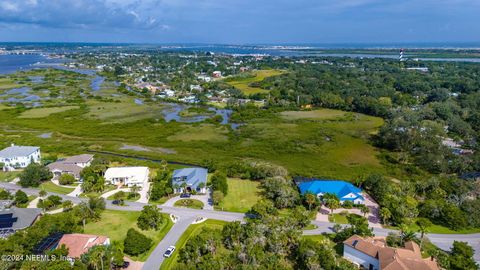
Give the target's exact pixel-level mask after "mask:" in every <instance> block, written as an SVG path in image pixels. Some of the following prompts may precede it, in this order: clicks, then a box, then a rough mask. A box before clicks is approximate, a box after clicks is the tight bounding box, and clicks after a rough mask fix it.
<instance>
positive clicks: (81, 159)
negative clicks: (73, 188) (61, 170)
mask: <svg viewBox="0 0 480 270" xmlns="http://www.w3.org/2000/svg"><path fill="white" fill-rule="evenodd" d="M92 159H93V155H89V154H81V155H76V156H71V157H68V158H66V159H64V160H63V163H87V162H89V161H91V160H92Z"/></svg>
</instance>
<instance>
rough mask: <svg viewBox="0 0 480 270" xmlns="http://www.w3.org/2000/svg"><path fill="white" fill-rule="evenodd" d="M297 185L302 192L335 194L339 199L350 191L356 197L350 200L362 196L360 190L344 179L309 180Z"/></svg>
mask: <svg viewBox="0 0 480 270" xmlns="http://www.w3.org/2000/svg"><path fill="white" fill-rule="evenodd" d="M297 185H298V188H299V189H300V192H301V193H302V194H304V193H306V192H311V193H314V194H319V193H331V194H335V195H336V196H337V197H338V198H339V199H341V198H342V197H344V196H346V195H348V194H350V193H354V194H356V195H357V197H355V198H352V200H355V199H357V198H361V199H363V196H362V195H361V193H362V190H361V189H359V188H357V187H356V186H354V185H352V184H351V183H348V182H345V181H338V180H311V181H306V182H300V183H298V184H297Z"/></svg>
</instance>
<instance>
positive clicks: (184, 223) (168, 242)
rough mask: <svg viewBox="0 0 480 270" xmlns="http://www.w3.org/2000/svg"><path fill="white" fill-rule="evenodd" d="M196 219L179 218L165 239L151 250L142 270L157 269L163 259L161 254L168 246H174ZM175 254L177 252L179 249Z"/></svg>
mask: <svg viewBox="0 0 480 270" xmlns="http://www.w3.org/2000/svg"><path fill="white" fill-rule="evenodd" d="M195 219H196V217H194V216H193V217H187V218H180V219H179V220H178V221H177V223H175V224H174V225H173V227H172V228H171V229H170V231H169V232H168V233H167V235H165V237H164V238H163V239H162V241H160V243H159V244H158V245H157V247H156V248H155V249H154V250H153V252H152V254H150V256H149V257H148V259H147V261H146V262H145V264H144V265H143V269H145V270H153V269H159V268H160V266H161V265H162V263H163V261H164V260H165V257H163V253H165V251H166V250H167V248H168V247H169V246H175V245H176V243H177V241H178V239H179V238H180V236H182V234H183V233H184V232H185V230H186V229H187V228H188V226H190V224H192V222H193V221H194V220H195ZM176 248H177V249H176V250H175V252H178V251H179V250H178V249H179V247H176Z"/></svg>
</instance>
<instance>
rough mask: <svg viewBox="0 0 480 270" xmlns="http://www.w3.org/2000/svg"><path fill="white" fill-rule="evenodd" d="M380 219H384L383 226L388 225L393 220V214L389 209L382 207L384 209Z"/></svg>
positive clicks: (381, 211) (381, 210)
mask: <svg viewBox="0 0 480 270" xmlns="http://www.w3.org/2000/svg"><path fill="white" fill-rule="evenodd" d="M380 217H381V218H382V222H383V224H387V221H388V220H389V219H390V218H392V213H391V212H390V210H389V209H388V208H386V207H382V209H380Z"/></svg>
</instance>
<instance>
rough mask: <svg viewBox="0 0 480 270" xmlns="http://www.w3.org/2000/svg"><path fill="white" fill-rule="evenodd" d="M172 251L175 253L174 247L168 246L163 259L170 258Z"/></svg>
mask: <svg viewBox="0 0 480 270" xmlns="http://www.w3.org/2000/svg"><path fill="white" fill-rule="evenodd" d="M174 251H175V246H169V247H168V248H167V251H165V253H164V254H163V257H165V258H170V256H172V254H173V252H174Z"/></svg>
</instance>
